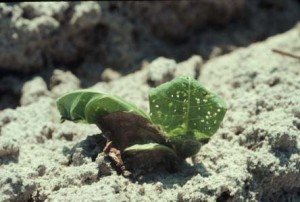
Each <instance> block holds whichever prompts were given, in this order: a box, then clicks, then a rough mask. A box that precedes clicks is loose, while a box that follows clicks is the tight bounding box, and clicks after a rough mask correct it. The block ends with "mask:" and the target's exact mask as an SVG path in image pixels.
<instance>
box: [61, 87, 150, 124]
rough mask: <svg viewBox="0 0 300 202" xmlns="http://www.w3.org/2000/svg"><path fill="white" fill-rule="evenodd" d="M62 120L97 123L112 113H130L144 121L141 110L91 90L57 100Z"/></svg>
mask: <svg viewBox="0 0 300 202" xmlns="http://www.w3.org/2000/svg"><path fill="white" fill-rule="evenodd" d="M56 103H57V108H58V110H59V112H60V114H61V116H62V120H70V121H81V122H86V123H97V122H98V121H99V118H101V117H104V116H106V115H108V114H110V113H113V112H131V113H134V114H136V115H139V116H142V117H144V118H146V119H149V117H148V116H147V115H146V114H145V113H144V112H143V110H141V109H139V108H138V107H136V106H135V105H134V104H131V103H129V102H127V101H125V100H123V99H121V98H119V97H117V96H113V95H108V94H105V93H102V92H96V91H91V90H78V91H74V92H71V93H68V94H66V95H64V96H62V97H60V98H58V99H57V102H56Z"/></svg>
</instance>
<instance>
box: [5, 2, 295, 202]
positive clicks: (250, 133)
mask: <svg viewBox="0 0 300 202" xmlns="http://www.w3.org/2000/svg"><path fill="white" fill-rule="evenodd" d="M278 5H280V3H278ZM1 6H2V7H5V6H4V5H0V7H1ZM31 6H32V5H26V4H25V3H24V4H22V9H24V8H25V7H26V8H27V9H30V8H31ZM69 6H73V7H74V5H72V4H69V3H61V4H59V6H58V7H59V8H60V9H62V10H55V9H54V10H51V9H49V10H41V11H40V12H42V13H44V12H46V11H47V12H48V11H49V16H52V15H54V16H55V19H56V20H59V19H60V20H61V21H63V20H62V19H61V16H59V15H55V14H53V13H61V12H65V10H64V9H67V8H68V7H69ZM132 6H134V5H132ZM23 7H24V8H23ZM146 7H147V5H146ZM97 8H98V7H93V9H97ZM104 8H105V7H104ZM15 9H17V7H16V8H15ZM76 9H77V12H78V13H84V9H83V10H81V8H80V5H76ZM99 9H100V8H99ZM90 12H91V13H93V11H90V10H89V11H88V13H90ZM232 12H233V13H234V12H235V11H232ZM233 13H232V15H231V14H230V15H229V17H231V16H233V15H234V14H233ZM35 15H40V14H39V13H35ZM94 15H96V16H97V12H96V11H95V13H94ZM71 17H72V20H71V22H74V23H75V24H74V26H76V27H78V29H79V31H80V32H81V31H82V30H81V29H84V28H83V27H82V26H83V25H86V23H84V20H86V19H89V18H90V16H85V17H84V18H80V17H78V16H77V15H75V14H74V15H71ZM93 17H95V16H92V17H91V18H92V19H93ZM106 17H107V16H106ZM103 19H105V18H103ZM103 19H102V18H101V20H103ZM56 20H54V21H53V20H52V19H49V23H50V22H52V24H51V23H50V24H49V26H48V27H47V29H50V30H52V29H56V28H57V27H59V25H57V24H56V22H57V21H56ZM81 20H82V21H81ZM81 23H82V24H81ZM90 23H91V24H88V26H94V24H93V23H95V24H97V23H98V21H93V20H91V21H90ZM50 25H51V26H50ZM0 26H3V25H1V23H0ZM72 26H73V25H72ZM72 26H71V28H72ZM25 27H26V26H25ZM23 28H24V27H23ZM43 28H44V27H43ZM71 28H70V29H71ZM69 31H70V30H69ZM167 32H168V31H165V33H167ZM38 33H42V34H47V32H46V33H44V32H41V31H38ZM157 34H158V35H159V34H160V33H157ZM162 37H163V36H162ZM24 40H27V39H24ZM27 45H30V44H27ZM41 45H43V44H41ZM20 46H22V47H21V48H18V49H16V50H18V51H21V52H22V53H21V55H22V54H23V51H24V50H25V49H26V47H25V46H26V44H25V43H24V44H20ZM45 48H46V46H45ZM273 48H277V49H280V50H284V51H287V52H291V53H294V54H298V55H300V26H299V25H298V26H295V27H294V28H292V29H291V30H290V31H287V32H285V33H283V34H279V35H276V36H273V37H270V38H268V39H267V40H265V41H262V42H259V43H255V44H252V45H250V46H248V47H245V48H238V49H235V50H234V51H232V52H231V53H229V54H225V55H222V56H219V57H214V58H212V59H210V60H208V61H207V62H204V61H203V59H202V57H201V56H199V55H194V56H192V55H190V58H189V59H187V60H185V61H182V62H176V61H175V60H173V59H168V58H166V57H158V58H156V59H154V60H152V61H151V62H150V63H146V62H145V63H144V64H143V65H142V67H140V68H138V69H139V70H138V71H136V72H134V73H130V74H127V75H124V76H121V75H120V74H119V73H118V72H115V71H114V70H110V69H109V70H106V75H105V79H104V80H106V81H107V82H105V81H102V82H98V83H96V84H94V85H93V86H91V88H92V89H96V90H101V91H106V92H110V93H112V94H115V95H119V96H121V97H123V98H124V99H126V100H128V101H131V102H133V103H135V104H136V105H138V106H139V107H141V108H143V109H144V110H145V111H149V108H148V97H147V96H148V92H149V90H150V88H151V87H153V86H156V85H159V84H161V83H163V82H165V81H168V80H170V79H172V78H174V77H177V76H181V75H189V76H192V77H194V78H196V79H198V80H199V82H201V83H202V84H204V85H205V86H206V87H207V88H208V89H210V90H212V91H214V92H216V93H218V94H219V95H221V96H222V97H223V98H224V99H225V100H226V102H227V104H228V111H227V114H226V116H225V119H224V121H223V123H222V126H221V128H220V129H219V130H218V132H217V133H216V134H215V135H214V136H213V137H212V139H211V140H210V141H209V142H208V143H207V144H206V145H204V146H203V147H202V148H201V150H200V151H199V153H198V154H197V155H196V156H195V157H194V159H193V161H192V160H191V159H187V161H186V162H185V163H184V164H183V165H181V166H180V170H179V171H178V172H176V173H169V172H167V171H165V170H161V169H159V170H154V171H153V172H150V173H146V174H143V175H142V176H140V178H139V179H137V180H130V179H128V178H125V177H123V176H121V175H118V173H117V172H116V171H115V169H114V168H113V167H112V166H111V162H110V161H109V160H108V159H107V158H106V157H105V156H104V155H103V153H102V149H103V146H104V144H105V141H104V140H103V139H102V138H101V136H100V135H99V134H100V133H101V131H100V130H99V129H98V128H97V127H96V126H95V125H85V124H76V123H72V122H68V121H66V122H64V123H60V116H59V113H58V110H57V109H56V105H55V100H56V98H57V97H59V96H60V95H62V94H64V93H66V92H69V91H72V90H75V89H79V88H80V87H81V85H80V80H79V78H77V76H75V75H74V74H73V73H71V72H70V71H68V70H66V71H64V70H61V69H58V68H57V69H55V70H54V71H53V72H52V74H51V78H49V81H47V80H45V79H44V78H43V77H42V76H36V77H33V78H32V79H31V80H30V81H27V82H25V84H24V85H21V83H18V82H19V81H17V80H14V79H12V78H9V81H12V82H15V84H16V85H15V86H14V88H20V89H21V97H20V106H18V107H16V108H15V109H9V108H7V109H4V110H2V111H0V201H1V202H2V201H3V202H9V201H13V202H19V201H111V202H113V201H208V202H210V201H228V202H230V201H270V202H271V201H300V194H299V190H300V60H299V59H295V58H292V57H289V56H285V55H282V54H278V53H274V52H272V49H273ZM46 49H47V48H46ZM47 50H48V49H47ZM0 51H1V49H0ZM98 51H100V52H101V51H103V50H98ZM11 54H20V53H11ZM75 55H76V54H75ZM51 57H52V58H55V57H58V55H55V54H54V55H51ZM61 57H62V58H63V59H65V56H64V55H61ZM73 57H75V56H74V55H72V56H71V58H73ZM29 58H30V59H29ZM29 58H26V57H24V58H22V57H21V58H19V60H15V61H13V60H10V62H11V63H9V64H8V65H7V66H6V68H10V67H11V66H14V68H15V70H16V71H20V72H23V71H24V72H26V71H34V70H36V69H42V68H43V67H42V66H43V65H42V64H43V61H40V60H35V59H34V58H35V54H34V53H33V55H30V57H29ZM37 58H38V57H37ZM108 59H109V58H108ZM0 60H1V56H0ZM34 60H35V61H34ZM2 61H6V60H4V59H2ZM7 61H9V60H7ZM118 62H119V63H122V60H120V61H118ZM123 62H124V61H123ZM127 62H128V61H127ZM21 63H24V67H23V69H22V68H21V66H20V64H21ZM108 63H109V62H108ZM122 64H123V63H122ZM125 66H126V65H125ZM29 69H30V70H29ZM80 71H81V70H80ZM92 71H93V70H92ZM88 78H90V77H87V79H88ZM18 85H19V86H18ZM14 88H13V87H10V88H9V89H11V92H13V89H14ZM16 91H17V90H16ZM7 99H8V101H9V97H7Z"/></svg>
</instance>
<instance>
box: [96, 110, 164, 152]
mask: <svg viewBox="0 0 300 202" xmlns="http://www.w3.org/2000/svg"><path fill="white" fill-rule="evenodd" d="M98 123H100V124H101V125H100V126H99V127H100V128H101V130H103V132H104V133H105V136H106V137H107V138H108V139H109V140H110V141H112V142H113V143H114V146H116V147H117V148H118V149H119V150H121V151H123V150H124V149H125V148H127V147H129V146H132V145H135V144H147V143H158V144H164V145H167V144H168V143H167V142H166V138H165V135H164V134H163V133H162V132H161V131H160V130H159V128H158V127H157V126H155V125H154V124H153V123H151V122H150V121H149V120H148V119H145V118H143V117H141V116H138V115H135V114H133V113H129V112H114V113H111V114H109V115H107V116H105V117H102V118H100V119H99V121H98Z"/></svg>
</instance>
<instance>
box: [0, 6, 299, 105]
mask: <svg viewBox="0 0 300 202" xmlns="http://www.w3.org/2000/svg"><path fill="white" fill-rule="evenodd" d="M299 18H300V12H299V1H297V0H286V1H280V0H274V1H270V0H251V1H245V0H201V1H177V2H172V1H164V2H163V3H162V2H159V1H154V2H151V1H144V2H134V1H132V2H118V1H112V2H53V3H51V2H48V3H42V2H41V3H38V2H36V3H25V2H24V3H1V4H0V30H1V31H0V73H1V74H0V93H2V94H5V96H1V99H0V109H4V108H7V107H13V108H14V107H16V106H18V105H19V104H20V95H21V88H22V86H23V84H24V82H26V81H28V80H30V79H31V78H33V77H34V76H36V75H39V76H41V77H42V78H43V79H44V80H45V82H46V84H47V88H51V84H50V78H51V76H52V75H53V74H54V70H55V69H61V70H64V71H65V70H70V71H71V72H72V74H74V75H75V76H76V77H77V78H78V79H79V80H80V86H82V87H89V86H92V85H94V84H95V83H97V82H99V81H103V80H109V79H110V77H112V78H115V77H118V75H125V74H128V73H130V72H133V71H136V70H138V69H140V67H141V66H142V64H143V63H144V62H147V61H152V60H153V59H155V58H157V57H160V56H163V57H167V58H171V59H175V60H176V61H177V62H180V61H184V60H186V59H188V58H189V57H190V56H192V55H200V56H201V57H202V58H203V59H204V60H208V59H210V58H213V57H216V56H219V55H222V54H225V53H228V52H230V51H233V50H234V49H236V48H238V47H245V46H248V45H249V44H251V43H254V42H257V41H261V40H264V39H266V38H267V37H269V36H272V35H275V34H278V33H281V32H284V31H286V30H288V29H290V28H292V27H293V26H294V25H295V24H296V23H297V22H298V21H299Z"/></svg>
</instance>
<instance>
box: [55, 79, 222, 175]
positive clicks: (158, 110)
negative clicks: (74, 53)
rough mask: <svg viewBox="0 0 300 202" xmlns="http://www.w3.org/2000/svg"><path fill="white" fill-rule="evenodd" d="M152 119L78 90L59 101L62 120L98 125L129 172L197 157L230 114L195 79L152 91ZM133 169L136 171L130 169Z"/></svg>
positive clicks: (120, 103) (113, 155)
mask: <svg viewBox="0 0 300 202" xmlns="http://www.w3.org/2000/svg"><path fill="white" fill-rule="evenodd" d="M149 102H150V114H149V115H148V114H146V113H145V112H144V111H143V110H141V109H139V108H138V107H136V106H135V105H134V104H131V103H129V102H127V101H125V100H123V99H121V98H119V97H117V96H114V95H109V94H106V93H101V92H95V91H91V90H78V91H75V92H71V93H69V94H66V95H64V96H62V97H60V98H59V99H58V100H57V107H58V110H59V112H60V114H61V119H62V120H70V121H75V122H84V123H90V124H96V125H97V126H98V127H99V128H100V130H101V131H102V134H103V135H104V137H105V138H106V139H107V145H106V147H105V148H104V152H105V153H106V154H107V155H108V156H110V157H111V158H112V159H113V160H114V161H115V163H116V165H117V166H118V167H119V168H120V169H121V170H122V171H125V170H126V169H125V166H124V161H123V160H125V161H126V162H129V163H128V165H129V167H130V166H131V167H134V166H138V165H141V164H149V165H152V164H157V163H164V164H166V162H168V165H169V166H170V167H173V166H176V163H177V162H178V161H179V160H182V159H185V158H187V157H191V156H194V155H195V154H196V153H197V152H198V151H199V149H200V147H201V145H202V144H203V142H207V141H208V139H209V138H210V137H211V136H212V135H213V134H214V133H215V132H216V131H217V129H218V128H219V125H220V123H221V121H222V120H223V118H224V115H225V113H226V109H227V108H226V104H225V102H224V101H223V100H222V98H221V97H219V96H217V95H215V94H213V93H211V92H209V91H208V90H206V88H205V87H203V86H202V85H201V84H199V82H198V81H196V80H194V79H192V78H190V77H179V78H176V79H174V80H172V81H170V82H167V83H164V84H162V85H160V86H158V87H156V88H153V89H152V90H151V91H150V94H149ZM130 164H131V165H130Z"/></svg>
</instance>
